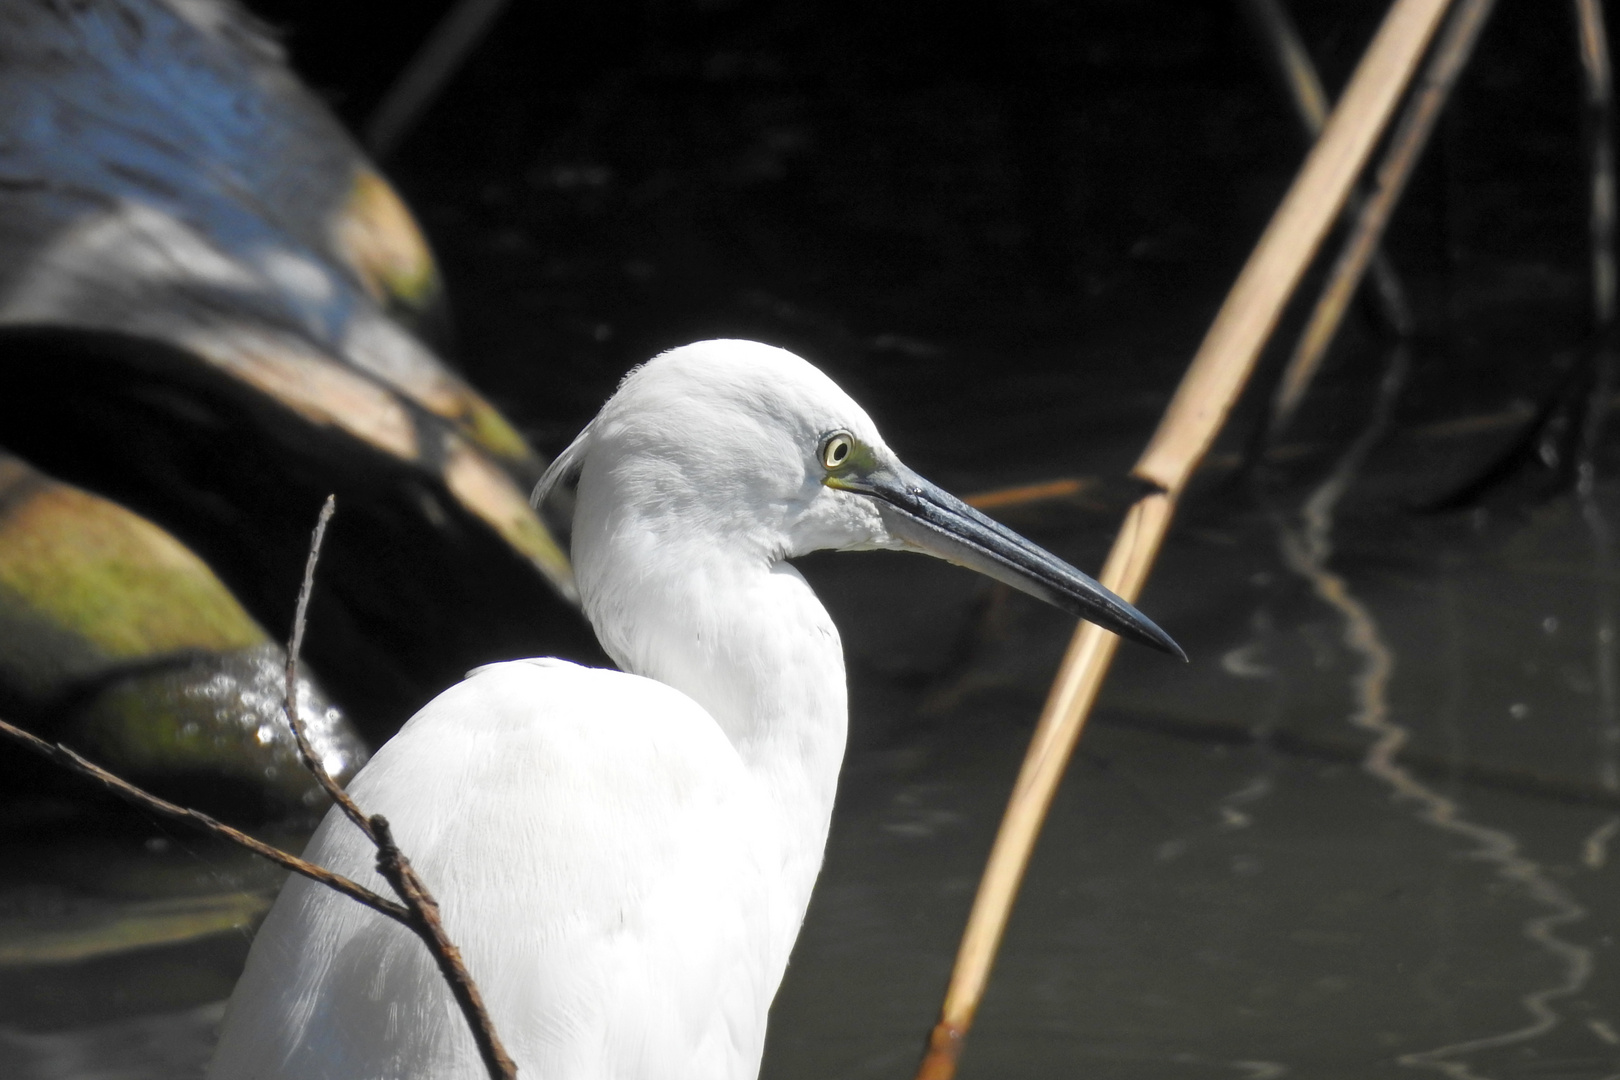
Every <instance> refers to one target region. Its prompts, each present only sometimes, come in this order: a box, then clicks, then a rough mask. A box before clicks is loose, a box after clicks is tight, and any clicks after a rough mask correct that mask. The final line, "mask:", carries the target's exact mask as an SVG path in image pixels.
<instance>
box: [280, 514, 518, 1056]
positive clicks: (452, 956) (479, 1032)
mask: <svg viewBox="0 0 1620 1080" xmlns="http://www.w3.org/2000/svg"><path fill="white" fill-rule="evenodd" d="M336 508H337V497H336V496H333V495H328V496H327V497H326V502H325V504H324V505H322V507H321V514H320V517H319V518H318V519H316V522H315V531H314V532H313V533H312V534H311V535H310V538H309V558H308V559H307V560H305V562H304V582H303V584H302V585H301V586H300V587H299V590H298V608H297V611H296V612H295V613H294V615H293V626H292V633H291V634H289V635H288V638H287V685H286V699H285V703H286V711H287V723H288V724H289V725H291V727H292V732H293V738H294V740H296V741H297V743H298V756H299V758H300V759H301V760H302V761H303V763H304V767H305V768H306V769H308V770H309V771H310V774H311V775H313V776H314V777H315V779H316V781H317V782H318V783H319V784H320V785H321V787H322V788H324V789H325V790H326V793H327V794H328V795H330V796H331V797H332V801H333V802H334V803H336V804H337V805H338V806H339V807H341V808H342V810H343V813H344V814H345V815H347V816H348V818H349V820H350V821H352V822H353V823H354V825H355V827H356V828H358V829H359V830H360V831H361V832H362V833H364V834H365V836H366V839H368V840H370V841H371V842H372V844H373V845H375V846H376V848H377V873H378V874H380V875H382V878H383V880H384V881H386V882H388V884H389V885H390V886H392V887H393V890H394V892H395V893H396V894H398V896H399V898H400V899H401V900H403V901H404V902H405V912H406V917H405V918H404V919H402V920H400V921H401V922H403V923H404V924H405V925H406V926H407V927H409V928H410V930H411V931H412V932H413V933H415V934H416V936H417V937H419V938H421V939H422V944H424V945H426V946H427V950H428V952H429V953H430V954H432V956H433V960H434V962H435V963H436V964H437V965H438V967H439V972H440V974H441V975H443V976H444V980H445V982H446V983H448V984H449V986H450V993H451V995H452V996H454V997H455V999H456V1004H457V1005H458V1006H460V1008H461V1012H462V1015H463V1016H465V1017H466V1018H467V1026H468V1027H469V1028H471V1029H472V1036H473V1041H474V1042H475V1043H477V1044H478V1054H479V1056H480V1057H481V1058H483V1060H484V1068H486V1069H487V1070H489V1075H490V1077H491V1080H516V1078H517V1065H516V1064H514V1063H513V1061H512V1058H511V1056H510V1055H509V1054H507V1052H506V1047H505V1046H503V1045H502V1044H501V1039H500V1036H499V1035H497V1034H496V1033H495V1023H494V1021H492V1020H491V1019H490V1018H489V1011H488V1010H487V1009H486V1008H485V1007H484V998H483V995H482V994H480V993H479V992H478V984H477V983H475V982H473V977H472V974H471V973H470V972H468V970H467V965H466V963H465V962H463V960H462V959H461V950H459V949H457V948H456V947H455V945H454V944H452V943H451V941H450V938H449V935H447V934H446V933H445V931H444V920H443V919H442V918H441V916H440V913H439V902H438V901H437V900H435V899H434V898H433V894H432V893H431V892H429V891H428V887H427V886H426V885H425V884H423V882H422V878H421V877H420V875H418V874H417V872H416V868H415V867H413V866H412V865H411V863H410V860H409V859H407V858H406V857H405V854H404V853H403V852H401V851H400V850H399V845H397V844H396V843H394V833H393V830H392V829H391V828H389V825H388V819H387V818H385V817H383V816H382V815H381V814H373V815H372V816H370V817H367V816H366V814H365V813H364V812H363V811H362V810H361V809H360V807H359V806H358V805H356V803H355V801H354V800H353V799H351V798H350V797H349V793H348V792H346V791H344V790H343V789H342V788H341V787H339V786H338V784H337V782H336V781H335V780H333V779H332V776H331V774H330V773H328V772H327V771H326V767H325V766H324V765H322V764H321V761H320V759H319V758H318V757H316V756H315V751H314V749H313V748H312V747H311V746H310V743H309V738H308V736H307V735H306V734H305V732H304V721H303V718H302V717H301V716H299V713H298V657H299V653H300V651H301V650H302V649H303V645H304V627H305V625H306V620H307V616H308V614H309V596H310V593H311V592H312V591H313V590H314V587H315V567H316V565H317V564H318V563H319V562H320V558H321V543H322V541H324V540H325V539H326V526H327V523H328V522H330V521H331V520H332V514H333V512H334V511H335V510H336Z"/></svg>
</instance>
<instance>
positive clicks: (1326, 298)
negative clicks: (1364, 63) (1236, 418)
mask: <svg viewBox="0 0 1620 1080" xmlns="http://www.w3.org/2000/svg"><path fill="white" fill-rule="evenodd" d="M1494 6H1495V0H1458V3H1457V6H1456V10H1455V11H1454V12H1453V13H1452V15H1451V17H1450V18H1449V19H1448V20H1447V21H1446V27H1445V30H1444V31H1442V33H1441V35H1440V40H1439V42H1438V43H1437V44H1436V45H1435V49H1434V55H1433V56H1432V57H1431V58H1430V60H1429V63H1428V66H1427V67H1426V68H1425V70H1424V72H1423V77H1422V78H1421V79H1420V80H1419V82H1418V87H1417V90H1416V91H1415V92H1414V93H1413V94H1412V98H1411V100H1410V101H1408V102H1407V103H1406V110H1405V112H1403V113H1402V114H1401V119H1400V123H1399V124H1397V125H1396V128H1395V134H1394V135H1393V136H1392V137H1391V138H1390V143H1389V149H1388V150H1386V151H1385V152H1384V159H1383V161H1382V162H1380V163H1379V166H1378V173H1377V177H1376V179H1375V181H1374V185H1373V191H1372V194H1371V195H1370V196H1369V197H1368V198H1367V201H1366V202H1365V203H1363V204H1362V206H1361V208H1360V210H1359V212H1357V214H1356V218H1355V223H1354V225H1353V226H1352V227H1351V230H1350V235H1349V236H1347V237H1346V238H1345V241H1344V247H1343V249H1342V250H1341V251H1340V253H1339V257H1338V260H1337V261H1336V262H1335V263H1334V264H1333V269H1332V270H1331V271H1330V272H1329V274H1328V280H1327V284H1325V285H1324V286H1323V287H1322V294H1321V296H1320V297H1319V298H1318V299H1317V301H1316V307H1315V309H1314V310H1312V312H1311V318H1310V321H1309V322H1308V323H1306V325H1305V330H1304V332H1303V333H1301V334H1300V336H1299V343H1298V344H1297V345H1295V347H1294V354H1293V355H1292V356H1291V357H1289V358H1288V366H1287V367H1286V368H1285V369H1284V370H1283V376H1282V381H1281V382H1280V383H1279V384H1278V385H1277V392H1276V394H1275V396H1274V397H1273V398H1272V403H1271V421H1270V430H1271V431H1272V432H1278V431H1281V430H1282V429H1283V428H1284V427H1286V426H1287V424H1288V421H1289V420H1290V419H1291V418H1292V417H1293V415H1294V411H1295V410H1296V409H1298V408H1299V403H1300V402H1301V401H1302V400H1304V397H1305V391H1306V390H1307V389H1309V388H1310V385H1311V380H1312V379H1314V378H1315V377H1316V372H1317V370H1318V369H1319V368H1320V367H1321V366H1322V358H1323V357H1324V356H1325V355H1326V354H1327V350H1328V346H1329V345H1331V344H1333V339H1334V337H1335V336H1336V335H1337V334H1338V332H1339V324H1340V323H1341V322H1343V321H1344V314H1345V311H1346V310H1347V309H1348V308H1349V306H1350V301H1351V300H1352V299H1353V298H1354V297H1355V294H1356V289H1357V288H1358V287H1359V286H1360V284H1361V279H1362V276H1363V275H1364V274H1365V273H1366V272H1367V267H1368V264H1369V263H1370V262H1371V261H1372V258H1373V256H1374V255H1375V254H1376V253H1377V251H1378V244H1379V241H1380V240H1382V239H1383V235H1384V230H1385V229H1386V228H1387V227H1388V225H1389V219H1390V217H1391V216H1392V215H1393V214H1394V212H1395V207H1396V205H1397V204H1398V203H1399V202H1400V200H1401V195H1402V194H1403V193H1404V192H1405V191H1406V182H1407V181H1408V180H1409V179H1411V176H1412V170H1413V169H1414V168H1415V167H1416V166H1417V163H1418V159H1419V158H1420V157H1422V155H1423V148H1424V147H1425V146H1427V145H1428V142H1429V136H1430V135H1431V134H1432V133H1433V132H1434V125H1435V123H1436V122H1437V121H1438V120H1439V119H1440V113H1441V112H1442V111H1443V110H1444V109H1445V106H1446V101H1447V99H1448V98H1450V96H1451V90H1452V88H1453V87H1454V86H1456V84H1457V77H1458V76H1459V75H1461V74H1462V71H1463V68H1464V67H1466V66H1467V65H1468V59H1469V57H1470V56H1472V55H1473V52H1474V45H1475V43H1476V42H1477V41H1478V40H1479V33H1480V31H1481V30H1483V29H1484V27H1485V20H1486V19H1487V18H1488V17H1489V16H1490V13H1491V9H1492V7H1494Z"/></svg>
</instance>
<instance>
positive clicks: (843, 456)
mask: <svg viewBox="0 0 1620 1080" xmlns="http://www.w3.org/2000/svg"><path fill="white" fill-rule="evenodd" d="M854 449H855V438H854V436H852V435H850V433H849V432H847V431H835V432H833V433H832V434H831V435H829V436H827V438H826V440H825V441H824V442H823V443H822V444H821V464H822V465H823V466H824V467H826V468H828V469H838V468H842V467H843V466H844V464H845V463H846V462H848V461H849V455H850V452H851V451H853V450H854Z"/></svg>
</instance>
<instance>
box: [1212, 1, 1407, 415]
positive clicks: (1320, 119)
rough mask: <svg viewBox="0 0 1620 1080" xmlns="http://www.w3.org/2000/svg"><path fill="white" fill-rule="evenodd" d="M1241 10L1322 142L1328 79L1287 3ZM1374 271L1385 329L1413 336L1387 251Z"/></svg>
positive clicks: (1353, 198)
mask: <svg viewBox="0 0 1620 1080" xmlns="http://www.w3.org/2000/svg"><path fill="white" fill-rule="evenodd" d="M1238 6H1239V7H1241V8H1242V9H1243V12H1244V14H1245V15H1247V16H1248V17H1249V22H1250V23H1251V24H1252V25H1253V26H1254V28H1255V31H1256V33H1258V34H1259V36H1260V39H1261V41H1262V42H1263V43H1264V44H1265V45H1266V48H1267V50H1268V53H1269V55H1270V57H1271V60H1272V63H1273V65H1274V66H1275V67H1276V69H1277V77H1278V78H1279V79H1280V80H1281V81H1282V84H1283V86H1284V88H1285V89H1286V90H1287V91H1288V99H1289V100H1290V101H1291V102H1293V105H1294V112H1295V114H1296V115H1297V116H1298V117H1299V124H1300V127H1301V128H1303V129H1304V131H1305V135H1306V137H1307V138H1309V139H1312V140H1315V139H1317V138H1320V137H1321V135H1322V128H1323V127H1324V126H1325V125H1326V124H1327V118H1328V110H1329V108H1330V107H1331V103H1330V102H1329V100H1328V96H1327V91H1326V90H1325V89H1323V87H1322V77H1321V76H1320V75H1319V74H1317V71H1316V64H1315V63H1314V62H1313V61H1312V60H1311V54H1310V52H1309V50H1307V49H1306V48H1305V42H1304V41H1303V40H1302V39H1301V38H1300V36H1299V30H1298V29H1297V28H1295V26H1294V20H1293V19H1292V18H1290V17H1289V15H1288V9H1287V8H1285V7H1283V4H1282V0H1239V4H1238ZM1365 199H1366V195H1365V192H1364V191H1363V190H1362V188H1361V185H1359V184H1358V185H1356V186H1355V187H1354V188H1351V190H1350V200H1349V205H1350V212H1351V213H1352V214H1357V213H1360V212H1361V207H1362V204H1363V202H1364V201H1365ZM1370 272H1371V274H1372V282H1373V297H1374V298H1375V299H1376V301H1377V307H1378V314H1379V316H1380V317H1381V318H1382V319H1383V321H1384V324H1385V326H1386V327H1387V328H1388V330H1389V332H1390V333H1392V334H1395V335H1396V336H1397V337H1406V336H1408V335H1410V334H1411V333H1412V307H1411V305H1410V304H1409V303H1407V300H1406V287H1405V286H1404V285H1402V284H1401V278H1400V275H1399V274H1398V273H1396V272H1395V266H1394V264H1393V263H1391V262H1390V261H1389V256H1388V255H1386V254H1385V253H1384V251H1383V250H1382V249H1379V250H1376V251H1374V252H1373V257H1372V267H1371V270H1370ZM1268 430H1269V429H1268Z"/></svg>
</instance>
